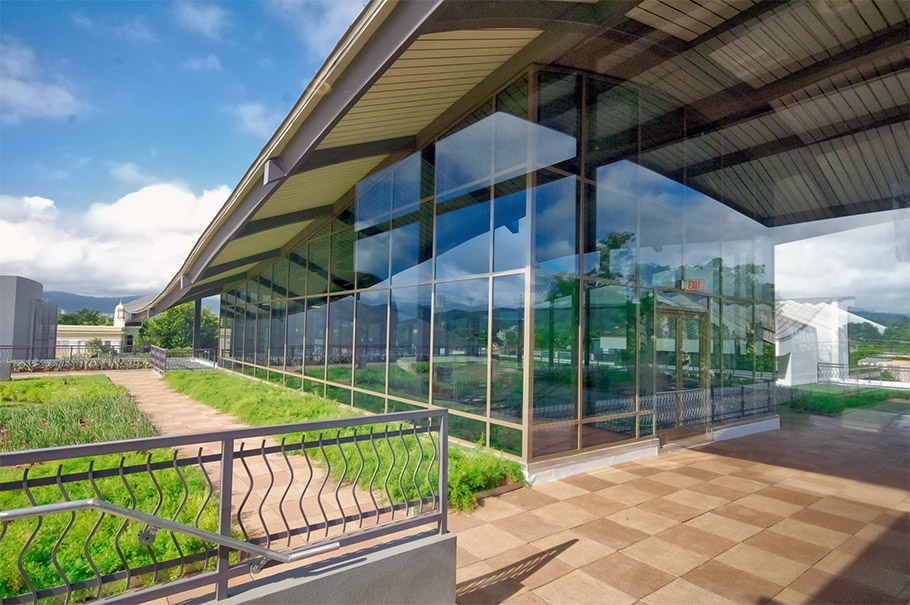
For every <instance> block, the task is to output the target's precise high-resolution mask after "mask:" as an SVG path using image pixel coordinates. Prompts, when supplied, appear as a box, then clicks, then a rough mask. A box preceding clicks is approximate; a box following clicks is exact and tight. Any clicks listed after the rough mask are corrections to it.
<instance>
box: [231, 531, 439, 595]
mask: <svg viewBox="0 0 910 605" xmlns="http://www.w3.org/2000/svg"><path fill="white" fill-rule="evenodd" d="M235 591H236V592H237V594H233V596H230V597H229V598H228V599H226V600H224V601H218V603H219V605H253V604H259V603H262V604H274V603H327V604H335V603H338V604H342V603H369V604H370V605H382V604H389V605H397V604H407V603H415V604H418V603H421V604H422V603H427V604H432V603H440V604H447V605H448V604H452V603H454V602H455V534H445V535H442V536H440V535H438V534H432V535H429V536H427V535H426V534H422V535H418V536H413V537H410V538H406V539H402V540H399V541H397V542H395V543H392V544H388V545H384V546H379V547H373V548H368V549H364V550H360V551H355V552H353V553H350V554H346V555H342V556H340V557H335V558H331V559H328V560H326V561H320V562H318V563H313V564H311V565H307V566H304V567H299V568H297V569H292V570H289V571H287V572H284V573H279V574H276V575H272V576H270V577H267V578H262V579H260V580H254V581H253V582H250V583H248V584H244V585H242V586H238V587H236V588H234V589H233V590H232V593H233V592H235Z"/></svg>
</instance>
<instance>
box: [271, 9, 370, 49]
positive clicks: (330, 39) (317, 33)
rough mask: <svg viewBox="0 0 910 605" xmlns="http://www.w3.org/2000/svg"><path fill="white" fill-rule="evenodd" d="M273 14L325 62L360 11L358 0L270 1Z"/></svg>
mask: <svg viewBox="0 0 910 605" xmlns="http://www.w3.org/2000/svg"><path fill="white" fill-rule="evenodd" d="M268 4H269V7H270V8H271V9H272V14H274V15H275V17H276V18H278V19H280V20H281V22H282V23H283V24H284V25H285V26H286V27H288V28H290V29H291V31H293V32H294V33H295V34H297V36H298V37H299V38H300V41H301V42H303V44H304V46H305V47H306V49H307V50H308V51H309V52H310V55H311V57H310V58H312V59H316V60H320V61H321V60H324V59H325V58H326V57H328V56H329V53H330V52H332V49H333V48H335V44H337V43H338V40H340V39H341V36H342V34H344V32H345V31H347V29H348V27H350V25H351V24H352V23H353V22H354V19H356V18H357V15H359V14H360V12H361V11H362V10H363V6H364V2H361V1H359V0H337V1H335V2H324V1H322V0H269V3H268Z"/></svg>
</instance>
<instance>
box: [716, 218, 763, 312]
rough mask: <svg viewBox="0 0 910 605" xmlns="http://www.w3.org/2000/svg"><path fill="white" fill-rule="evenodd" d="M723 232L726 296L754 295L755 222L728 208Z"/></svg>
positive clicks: (721, 230) (721, 229)
mask: <svg viewBox="0 0 910 605" xmlns="http://www.w3.org/2000/svg"><path fill="white" fill-rule="evenodd" d="M726 214H727V221H726V223H725V224H724V225H723V226H722V227H721V228H720V233H722V234H723V243H722V244H721V247H722V250H723V264H724V273H723V290H724V295H725V296H740V297H743V298H751V297H752V265H753V261H754V255H753V253H752V236H753V234H754V232H755V228H754V226H755V223H754V222H752V221H751V220H749V219H748V218H746V217H745V216H743V215H742V214H739V213H738V212H736V211H735V210H727V212H726Z"/></svg>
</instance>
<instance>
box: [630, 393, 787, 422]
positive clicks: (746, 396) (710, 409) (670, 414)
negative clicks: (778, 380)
mask: <svg viewBox="0 0 910 605" xmlns="http://www.w3.org/2000/svg"><path fill="white" fill-rule="evenodd" d="M791 397H792V394H791V393H790V392H789V390H787V389H782V388H781V387H779V386H777V385H776V384H774V383H773V382H761V383H755V384H744V385H732V386H726V387H711V388H710V389H685V390H680V391H664V392H659V393H657V394H655V395H653V396H645V397H643V401H642V406H643V407H644V406H650V405H651V404H652V401H653V405H654V408H655V414H656V419H655V422H656V424H657V427H658V428H659V429H660V428H668V427H674V426H695V425H702V424H711V423H717V422H726V421H728V420H735V419H737V418H747V417H749V416H757V415H760V414H769V413H772V412H775V411H776V410H777V408H778V407H779V406H780V405H782V404H784V403H787V402H789V400H790V399H791Z"/></svg>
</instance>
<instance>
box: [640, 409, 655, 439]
mask: <svg viewBox="0 0 910 605" xmlns="http://www.w3.org/2000/svg"><path fill="white" fill-rule="evenodd" d="M652 434H654V416H652V415H651V414H648V415H645V416H639V417H638V436H639V437H650V436H651V435H652Z"/></svg>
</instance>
